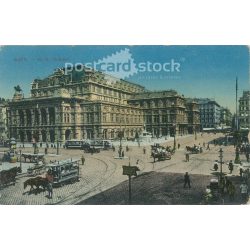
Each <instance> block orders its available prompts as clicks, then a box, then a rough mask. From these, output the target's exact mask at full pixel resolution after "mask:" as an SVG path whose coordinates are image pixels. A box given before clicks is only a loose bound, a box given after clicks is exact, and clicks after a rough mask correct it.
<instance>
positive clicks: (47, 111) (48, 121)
mask: <svg viewBox="0 0 250 250" xmlns="http://www.w3.org/2000/svg"><path fill="white" fill-rule="evenodd" d="M45 110H46V119H47V125H50V119H49V118H50V117H49V108H46V109H45Z"/></svg>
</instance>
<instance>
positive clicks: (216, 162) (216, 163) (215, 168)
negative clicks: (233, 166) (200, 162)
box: [214, 160, 218, 171]
mask: <svg viewBox="0 0 250 250" xmlns="http://www.w3.org/2000/svg"><path fill="white" fill-rule="evenodd" d="M217 170H218V161H217V160H216V161H215V162H214V171H217Z"/></svg>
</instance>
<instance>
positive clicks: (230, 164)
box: [228, 160, 234, 174]
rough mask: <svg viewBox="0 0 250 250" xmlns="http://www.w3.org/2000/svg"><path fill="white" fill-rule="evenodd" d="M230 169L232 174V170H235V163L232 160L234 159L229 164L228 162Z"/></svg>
mask: <svg viewBox="0 0 250 250" xmlns="http://www.w3.org/2000/svg"><path fill="white" fill-rule="evenodd" d="M228 169H229V171H230V174H232V172H233V170H234V164H233V162H232V160H231V161H230V162H229V164H228Z"/></svg>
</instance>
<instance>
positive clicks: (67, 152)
mask: <svg viewBox="0 0 250 250" xmlns="http://www.w3.org/2000/svg"><path fill="white" fill-rule="evenodd" d="M223 137H224V135H223V134H213V133H212V134H202V135H201V134H200V133H199V134H198V135H197V139H196V140H195V137H194V136H192V135H191V136H183V137H181V136H180V137H177V139H176V143H177V144H180V148H179V149H178V150H177V151H176V153H175V154H174V155H173V156H172V158H171V160H166V161H156V162H154V161H153V158H152V157H151V155H150V151H151V147H150V144H151V143H144V145H143V144H142V145H140V147H139V146H138V145H137V143H135V142H127V143H126V142H123V147H124V148H125V147H126V146H127V145H128V148H129V150H128V151H127V152H126V153H125V156H127V157H124V159H115V158H116V156H117V154H118V152H117V151H116V152H113V150H107V151H101V152H100V153H95V154H91V153H88V154H87V153H84V152H83V151H82V150H78V149H64V148H60V151H59V155H57V154H56V153H57V152H56V151H57V150H56V149H54V148H49V152H48V155H47V156H46V157H45V158H46V161H53V160H56V161H59V160H62V159H67V158H69V157H71V158H73V159H78V160H79V161H80V160H81V157H82V155H84V157H85V162H84V165H82V164H81V163H80V179H79V182H75V183H70V184H65V185H64V186H62V187H57V188H54V194H53V198H52V199H48V198H47V190H46V191H43V190H39V192H38V193H33V192H31V193H29V187H27V189H25V190H24V188H23V183H24V181H25V180H27V178H28V176H27V172H26V171H27V167H28V166H29V165H31V164H30V163H22V165H25V164H26V166H23V173H22V174H20V175H18V176H17V181H16V184H15V186H13V185H9V186H8V187H5V188H2V189H1V192H0V194H1V198H0V203H1V204H8V205H14V204H18V205H21V204H34V205H39V204H62V205H65V204H128V181H127V176H124V175H123V174H122V165H128V164H129V162H130V163H131V165H137V166H138V167H139V169H140V172H139V173H138V176H137V177H133V178H132V204H183V202H184V200H185V197H186V196H188V193H189V192H194V194H193V196H195V195H196V196H198V197H196V199H195V200H194V201H192V200H191V201H189V203H187V201H185V203H184V204H204V199H203V195H204V194H205V190H206V187H207V185H209V182H210V179H212V178H214V177H215V175H214V170H213V162H214V161H215V160H219V150H220V148H222V149H223V152H224V153H223V161H224V164H223V168H222V171H223V173H225V174H226V175H227V176H228V177H229V178H232V180H233V182H234V178H239V168H237V167H235V168H234V170H233V172H232V174H230V171H229V170H228V163H229V161H230V160H234V155H235V148H234V146H233V145H231V146H219V145H217V146H215V145H214V144H213V141H214V139H216V138H223ZM208 142H209V143H210V150H206V148H204V152H203V153H200V154H192V155H190V161H189V162H186V159H185V147H186V146H188V145H193V144H196V145H199V144H201V145H203V143H205V144H206V145H207V143H208ZM152 143H153V142H152ZM173 143H174V141H173V138H169V139H168V140H165V142H164V143H162V145H165V146H166V145H170V146H173ZM20 146H22V145H21V144H20ZM118 146H119V142H117V147H116V148H118ZM17 148H18V147H17ZM144 148H145V149H146V153H145V154H144V153H143V149H144ZM21 149H22V152H31V153H32V152H33V148H32V146H31V145H27V146H26V145H25V148H22V147H21ZM39 150H40V151H43V150H44V148H40V149H39ZM241 158H242V162H246V159H245V156H244V155H242V156H241ZM136 162H138V164H136ZM18 164H19V163H18ZM12 165H13V164H12ZM14 165H15V164H14ZM25 170H26V171H25ZM185 172H188V173H189V175H190V178H191V189H190V190H189V189H184V188H183V184H184V180H183V176H184V173H185ZM152 173H153V174H159V175H163V177H164V175H166V174H172V175H177V180H178V181H177V186H176V184H175V185H174V186H173V187H172V189H171V187H170V189H169V187H168V192H167V193H166V192H163V193H157V190H154V185H155V186H157V185H159V183H158V181H160V178H159V176H157V177H156V179H154V178H153V179H152V180H153V183H152V181H150V180H145V177H147V175H149V176H150V175H152ZM218 173H219V171H218ZM163 177H162V178H163ZM172 178H173V176H171V179H172ZM163 179H164V181H163V182H162V183H161V184H160V185H161V188H163V189H166V187H167V186H168V184H167V175H166V177H164V178H163ZM157 180H158V181H157ZM136 182H139V183H138V184H136V185H135V184H134V183H136ZM119 185H123V186H122V188H119ZM134 185H135V186H134ZM138 185H139V186H142V185H143V192H150V190H153V191H152V194H151V195H150V197H148V196H145V195H144V196H143V195H142V194H143V192H142V190H141V192H142V193H141V194H140V192H139V191H138V190H137V188H136V186H138ZM116 188H118V190H119V195H117V192H116V191H115V190H116ZM141 189H142V188H141ZM238 189H239V187H238ZM110 190H114V191H112V192H111V191H110ZM179 191H181V192H184V194H182V195H183V197H182V196H180V197H178V199H177V200H176V201H175V202H173V201H172V200H171V199H169V198H168V195H167V194H168V193H173V194H175V193H176V192H177V193H178V192H179ZM105 192H107V195H105ZM138 192H139V193H138ZM154 192H155V193H154ZM140 195H141V197H140ZM156 195H158V196H160V197H158V199H153V198H152V197H154V196H156ZM95 196H97V197H99V198H98V199H95V198H94V197H95ZM117 196H118V197H120V200H119V199H118V200H117ZM164 196H165V199H164ZM91 197H92V199H91ZM100 197H101V199H100ZM103 197H104V198H103ZM190 199H191V198H190ZM171 202H173V203H171ZM223 202H224V201H223ZM241 203H242V202H241V200H240V192H239V190H236V197H235V199H234V200H233V201H229V200H228V198H227V197H226V196H225V204H241ZM219 204H223V203H221V201H220V203H219Z"/></svg>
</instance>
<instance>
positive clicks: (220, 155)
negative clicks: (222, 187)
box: [219, 148, 223, 180]
mask: <svg viewBox="0 0 250 250" xmlns="http://www.w3.org/2000/svg"><path fill="white" fill-rule="evenodd" d="M219 153H220V154H219V158H220V180H222V164H223V161H222V159H223V150H222V148H220V151H219Z"/></svg>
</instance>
